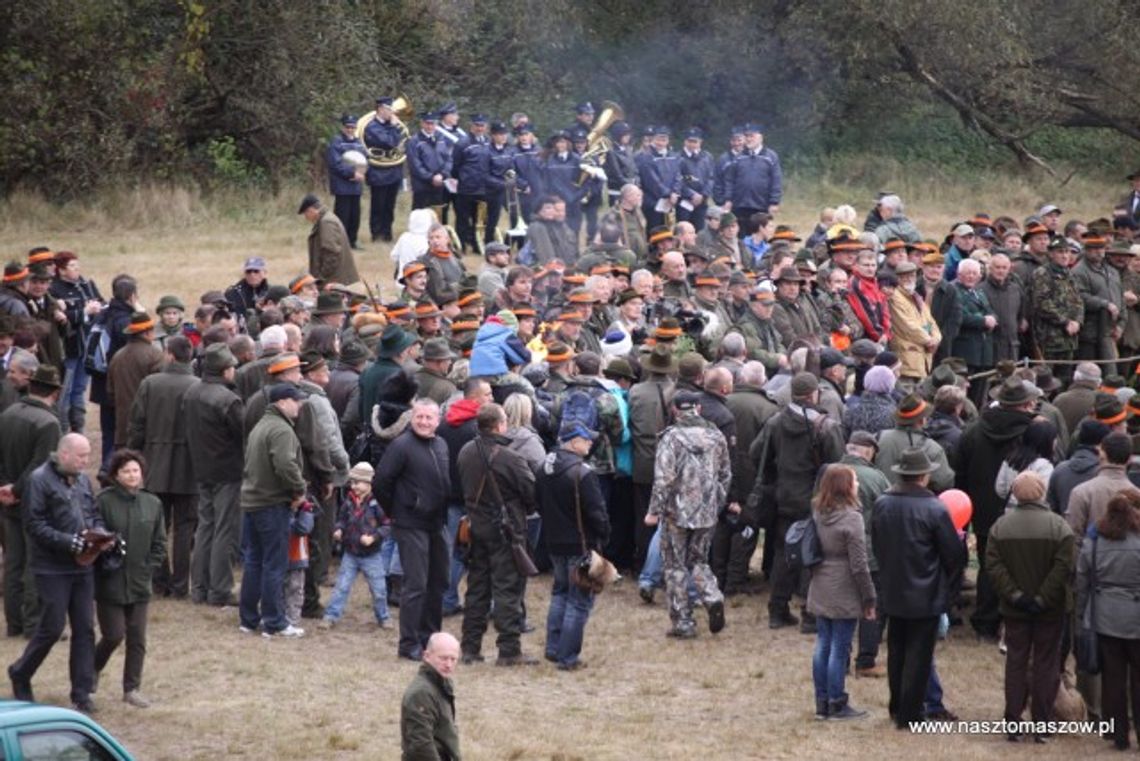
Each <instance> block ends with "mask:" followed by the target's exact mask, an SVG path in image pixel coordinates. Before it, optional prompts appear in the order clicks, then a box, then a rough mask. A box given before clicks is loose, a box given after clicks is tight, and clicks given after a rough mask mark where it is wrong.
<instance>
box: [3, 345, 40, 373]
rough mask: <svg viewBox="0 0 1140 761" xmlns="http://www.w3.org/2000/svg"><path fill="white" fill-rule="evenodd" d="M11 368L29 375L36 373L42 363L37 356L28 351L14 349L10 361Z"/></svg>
mask: <svg viewBox="0 0 1140 761" xmlns="http://www.w3.org/2000/svg"><path fill="white" fill-rule="evenodd" d="M8 366H9V367H18V368H20V369H21V370H23V371H24V372H25V373H27V374H28V375H31V374H32V373H34V372H35V371H36V368H38V367H39V366H40V361H39V360H38V359H36V355H35V354H32V353H31V352H30V351H28V350H27V349H13V350H12V356H11V357H10V358H9V359H8Z"/></svg>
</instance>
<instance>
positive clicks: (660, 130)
mask: <svg viewBox="0 0 1140 761" xmlns="http://www.w3.org/2000/svg"><path fill="white" fill-rule="evenodd" d="M671 134H673V133H672V132H671V131H670V130H669V128H668V127H666V126H665V125H664V124H659V125H657V126H655V127H654V128H653V135H654V137H656V136H657V135H671Z"/></svg>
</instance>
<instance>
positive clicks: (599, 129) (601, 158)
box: [574, 100, 625, 187]
mask: <svg viewBox="0 0 1140 761" xmlns="http://www.w3.org/2000/svg"><path fill="white" fill-rule="evenodd" d="M624 118H625V111H623V110H622V107H621V106H619V105H618V104H617V103H614V102H613V101H612V100H604V101H602V113H601V114H600V115H599V116H598V121H597V122H595V123H594V126H593V127H591V128H590V132H589V134H587V135H586V152H585V153H583V154H582V156H581V158H582V173H581V174H579V175H578V181H577V182H576V183H574V184H575V185H576V186H577V187H581V186H582V183H584V182H585V181H586V178H587V177H588V176H589V174H590V172H588V171H587V169H586V167H597V168H599V169H600V168H601V167H602V166H603V165H604V164H605V163H606V154H607V153H609V152H610V151H611V150H613V147H614V144H613V141H611V140H610V139H609V137H608V136H607V135H606V131H607V130H608V129H609V128H610V126H611V125H613V123H614V122H616V121H621V120H622V119H624Z"/></svg>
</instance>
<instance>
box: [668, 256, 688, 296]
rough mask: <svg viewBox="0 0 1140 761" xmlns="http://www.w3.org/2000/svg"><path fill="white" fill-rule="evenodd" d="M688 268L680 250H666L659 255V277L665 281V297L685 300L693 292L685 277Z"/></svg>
mask: <svg viewBox="0 0 1140 761" xmlns="http://www.w3.org/2000/svg"><path fill="white" fill-rule="evenodd" d="M686 274H688V270H687V268H686V266H685V255H684V254H682V253H681V252H680V251H667V252H665V253H664V254H662V255H661V278H662V279H663V280H664V281H665V298H669V299H679V300H682V301H687V300H689V299H691V298H692V296H693V293H692V290H691V289H690V288H689V281H688V280H687V279H686V277H685V276H686Z"/></svg>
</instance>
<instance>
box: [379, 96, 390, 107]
mask: <svg viewBox="0 0 1140 761" xmlns="http://www.w3.org/2000/svg"><path fill="white" fill-rule="evenodd" d="M376 105H378V106H390V105H392V97H391V96H390V95H384V96H381V97H379V98H377V99H376Z"/></svg>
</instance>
